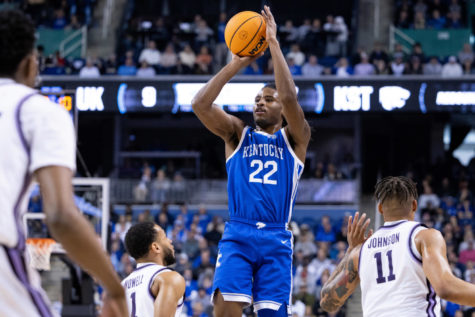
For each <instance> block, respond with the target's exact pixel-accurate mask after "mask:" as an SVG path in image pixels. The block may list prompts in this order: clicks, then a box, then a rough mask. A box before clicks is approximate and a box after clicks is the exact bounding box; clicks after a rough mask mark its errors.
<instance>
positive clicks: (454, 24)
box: [447, 12, 463, 29]
mask: <svg viewBox="0 0 475 317" xmlns="http://www.w3.org/2000/svg"><path fill="white" fill-rule="evenodd" d="M447 18H448V21H447V27H448V28H449V29H460V28H462V27H463V25H462V22H460V13H457V12H449V13H448V14H447Z"/></svg>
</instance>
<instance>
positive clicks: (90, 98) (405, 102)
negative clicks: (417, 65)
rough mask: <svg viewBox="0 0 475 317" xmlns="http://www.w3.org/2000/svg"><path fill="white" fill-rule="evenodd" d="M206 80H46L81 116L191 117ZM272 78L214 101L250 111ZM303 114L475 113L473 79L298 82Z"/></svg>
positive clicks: (236, 87)
mask: <svg viewBox="0 0 475 317" xmlns="http://www.w3.org/2000/svg"><path fill="white" fill-rule="evenodd" d="M206 80H207V78H204V79H203V78H202V77H201V78H193V77H173V76H169V77H167V79H163V78H161V79H160V78H153V79H148V80H147V79H137V78H127V77H101V78H100V79H91V80H85V79H77V78H76V79H73V78H71V77H62V78H58V77H48V78H44V79H43V85H44V86H54V87H62V88H63V89H66V90H74V91H75V94H74V98H75V102H74V104H75V106H76V107H77V109H78V111H95V112H119V113H122V114H124V113H137V112H143V113H147V112H169V113H178V112H191V111H192V108H191V102H192V100H193V97H194V96H195V95H196V93H197V92H198V91H199V89H201V88H202V87H203V85H204V84H205V82H206ZM270 80H271V78H269V77H255V78H249V77H240V78H238V79H237V80H235V81H233V82H231V83H228V84H227V85H226V86H225V87H224V88H223V90H222V92H221V94H220V95H219V96H218V98H217V100H216V104H218V105H220V106H222V107H223V109H225V110H226V111H229V112H246V111H248V112H250V111H252V107H253V105H254V99H255V96H256V94H257V92H258V91H259V90H260V89H261V88H262V87H263V86H264V85H265V83H266V82H269V81H270ZM295 84H296V86H297V91H298V98H299V103H300V105H301V106H302V108H303V109H304V111H305V112H314V113H329V112H413V113H428V112H447V111H448V112H462V113H475V77H473V76H468V77H461V78H459V79H442V78H425V77H418V78H414V77H412V78H405V77H384V78H379V77H371V78H364V79H359V78H358V79H357V78H353V79H346V78H345V79H337V78H325V77H322V78H321V80H309V79H299V78H296V79H295Z"/></svg>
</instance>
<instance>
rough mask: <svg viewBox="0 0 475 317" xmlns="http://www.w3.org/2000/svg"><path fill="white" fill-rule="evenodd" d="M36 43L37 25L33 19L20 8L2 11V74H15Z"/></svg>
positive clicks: (0, 35)
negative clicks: (19, 9)
mask: <svg viewBox="0 0 475 317" xmlns="http://www.w3.org/2000/svg"><path fill="white" fill-rule="evenodd" d="M34 45H35V26H34V24H33V22H32V21H31V19H30V18H29V17H28V16H26V15H25V14H24V13H23V12H21V11H18V10H5V11H0V76H1V75H3V76H8V77H11V76H13V75H14V74H15V72H16V71H17V69H18V66H19V65H20V62H21V61H22V60H23V59H24V58H25V57H26V56H28V54H31V53H32V52H33V49H34Z"/></svg>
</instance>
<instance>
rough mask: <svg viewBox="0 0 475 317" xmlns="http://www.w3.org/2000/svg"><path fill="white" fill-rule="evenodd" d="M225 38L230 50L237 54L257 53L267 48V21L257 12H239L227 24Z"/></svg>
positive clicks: (252, 54) (249, 54)
mask: <svg viewBox="0 0 475 317" xmlns="http://www.w3.org/2000/svg"><path fill="white" fill-rule="evenodd" d="M224 39H225V40H226V45H228V48H229V50H230V51H231V52H233V53H234V54H236V55H239V56H254V55H257V54H259V53H260V52H263V51H265V50H266V49H267V41H266V21H265V20H264V18H263V17H262V15H260V14H259V13H257V12H253V11H242V12H239V13H238V14H236V15H234V16H233V17H232V18H231V19H230V20H229V21H228V24H226V29H225V30H224Z"/></svg>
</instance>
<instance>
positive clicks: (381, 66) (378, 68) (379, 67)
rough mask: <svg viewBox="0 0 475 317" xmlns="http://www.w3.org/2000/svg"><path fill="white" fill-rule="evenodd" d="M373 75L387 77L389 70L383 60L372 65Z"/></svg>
mask: <svg viewBox="0 0 475 317" xmlns="http://www.w3.org/2000/svg"><path fill="white" fill-rule="evenodd" d="M374 67H375V73H376V74H377V75H389V68H388V65H387V64H386V62H385V61H384V60H383V59H378V60H376V61H375V63H374Z"/></svg>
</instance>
